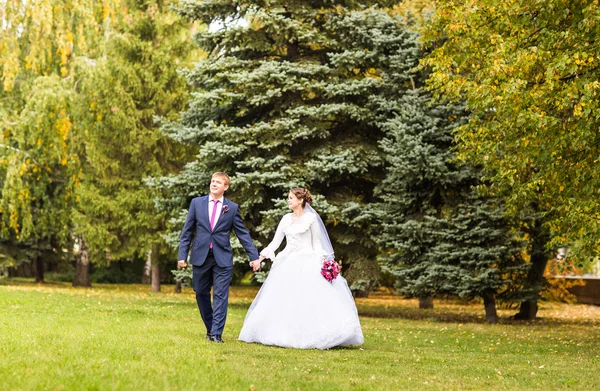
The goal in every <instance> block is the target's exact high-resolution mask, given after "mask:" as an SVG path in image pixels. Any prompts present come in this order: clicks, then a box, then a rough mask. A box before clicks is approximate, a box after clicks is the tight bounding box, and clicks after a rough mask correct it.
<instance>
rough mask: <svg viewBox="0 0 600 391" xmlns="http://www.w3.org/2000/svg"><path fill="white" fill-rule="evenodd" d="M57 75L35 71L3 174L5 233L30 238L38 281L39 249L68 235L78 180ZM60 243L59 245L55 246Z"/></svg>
mask: <svg viewBox="0 0 600 391" xmlns="http://www.w3.org/2000/svg"><path fill="white" fill-rule="evenodd" d="M69 87H70V85H69V84H68V83H65V82H63V81H61V80H60V78H59V77H58V76H48V77H39V78H37V79H36V81H35V82H34V84H33V86H32V88H31V90H30V91H28V93H29V94H28V95H29V96H30V99H29V100H28V102H27V104H26V105H25V107H24V108H23V110H22V111H21V113H20V116H19V117H18V119H17V122H16V123H15V125H14V126H13V127H11V134H10V141H9V143H10V148H9V149H7V151H8V152H7V153H5V155H4V156H3V159H2V162H3V164H4V171H5V177H4V179H3V181H2V184H3V187H2V189H1V192H2V200H1V201H0V210H1V211H2V223H3V226H4V233H5V234H6V233H7V231H12V232H13V233H14V234H15V237H16V239H17V240H21V241H25V240H27V239H32V240H33V243H32V245H33V246H34V247H35V248H37V249H38V250H39V251H38V253H36V254H35V268H36V281H39V282H42V281H43V279H44V259H43V253H44V252H45V251H46V252H48V251H51V250H54V251H55V252H56V251H59V252H62V251H60V250H61V249H62V246H65V245H67V247H68V244H69V243H70V242H71V241H70V228H71V224H70V221H71V219H70V214H71V207H72V206H73V205H74V203H75V188H76V186H77V185H78V183H79V179H80V177H79V162H78V154H77V151H78V140H77V138H76V136H74V134H75V133H76V132H75V130H74V124H73V118H72V116H71V111H72V106H73V92H72V90H71V89H70V88H69ZM57 249H58V250H57Z"/></svg>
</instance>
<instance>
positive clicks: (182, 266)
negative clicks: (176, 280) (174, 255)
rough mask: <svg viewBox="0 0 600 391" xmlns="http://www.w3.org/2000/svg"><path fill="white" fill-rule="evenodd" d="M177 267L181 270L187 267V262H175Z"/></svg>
mask: <svg viewBox="0 0 600 391" xmlns="http://www.w3.org/2000/svg"><path fill="white" fill-rule="evenodd" d="M177 266H179V268H180V269H183V268H185V267H187V262H186V261H177Z"/></svg>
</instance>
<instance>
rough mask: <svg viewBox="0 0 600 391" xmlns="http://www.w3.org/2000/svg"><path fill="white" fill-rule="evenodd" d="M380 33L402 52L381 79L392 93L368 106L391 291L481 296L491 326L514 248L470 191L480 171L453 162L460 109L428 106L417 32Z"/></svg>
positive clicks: (490, 205) (501, 220) (426, 300)
mask: <svg viewBox="0 0 600 391" xmlns="http://www.w3.org/2000/svg"><path fill="white" fill-rule="evenodd" d="M384 31H385V32H384V33H383V34H389V35H390V36H395V37H398V43H397V45H398V46H399V47H402V48H403V52H402V55H401V56H398V57H395V58H394V59H395V61H394V62H393V63H392V64H390V67H389V69H388V72H387V73H386V74H385V75H383V77H384V78H388V79H390V80H391V81H394V82H389V83H386V84H388V85H393V86H395V91H394V92H392V93H390V94H389V95H388V97H389V98H388V99H387V100H386V101H385V102H382V104H381V106H380V109H379V111H378V112H377V114H378V116H379V117H380V118H381V123H382V125H381V126H382V129H384V131H385V137H384V139H383V140H382V141H381V148H382V149H383V151H384V152H385V158H386V177H385V180H384V181H383V182H382V184H381V186H379V187H378V188H377V194H378V196H379V197H380V200H381V202H379V203H376V204H374V206H373V210H374V212H375V214H376V215H377V217H378V221H379V223H380V224H378V225H376V226H375V229H374V232H375V235H376V237H377V238H378V243H379V244H380V246H381V252H380V257H379V258H380V261H381V262H382V264H383V266H384V269H385V270H386V271H388V272H390V273H391V274H392V275H393V276H394V277H395V279H396V282H397V284H396V286H397V288H398V291H399V293H402V294H405V295H407V296H410V297H417V298H419V299H420V306H421V307H422V308H428V307H431V306H432V301H431V299H432V298H433V297H435V296H442V295H455V296H461V297H468V298H473V297H483V298H484V300H485V303H486V314H487V319H488V321H490V322H496V321H497V316H496V314H495V296H496V294H498V293H503V292H508V291H509V290H510V286H509V285H510V282H511V281H512V280H510V279H509V278H508V276H513V275H515V274H516V275H518V274H519V272H520V271H522V266H521V265H522V262H521V260H520V259H519V257H518V256H517V255H516V254H518V251H519V250H520V247H519V245H518V243H517V242H516V241H515V240H514V239H513V235H511V233H510V232H509V225H508V222H507V221H506V219H505V217H504V216H503V213H502V208H501V207H500V205H498V204H497V203H496V202H495V201H494V199H486V198H483V197H479V196H478V195H477V193H476V191H475V186H477V185H478V184H479V183H480V173H479V171H478V170H477V169H475V168H474V167H472V166H469V165H463V164H459V163H458V162H456V159H455V156H454V152H453V147H454V146H455V142H454V137H453V129H454V128H455V127H456V126H458V125H461V124H463V123H464V122H465V120H466V116H467V112H466V110H465V108H464V107H461V106H459V105H444V104H440V103H437V104H433V103H432V102H431V96H430V94H429V93H428V92H427V91H425V90H424V88H423V86H424V83H425V80H426V77H427V74H426V73H425V72H424V71H423V70H421V69H419V67H418V65H419V60H420V58H421V57H422V55H423V53H422V50H421V48H420V45H419V42H418V38H419V37H418V35H417V34H416V33H414V32H411V31H410V27H409V26H408V25H407V24H405V23H397V24H395V25H390V26H389V27H388V28H387V29H385V30H384Z"/></svg>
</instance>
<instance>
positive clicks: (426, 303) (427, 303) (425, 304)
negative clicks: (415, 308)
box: [419, 296, 433, 310]
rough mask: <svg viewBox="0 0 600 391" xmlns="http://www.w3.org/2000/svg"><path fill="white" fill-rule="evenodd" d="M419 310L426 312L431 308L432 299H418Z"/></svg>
mask: <svg viewBox="0 0 600 391" xmlns="http://www.w3.org/2000/svg"><path fill="white" fill-rule="evenodd" d="M419 308H420V309H422V310H428V309H432V308H433V297H431V296H427V297H419Z"/></svg>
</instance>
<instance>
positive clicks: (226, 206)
mask: <svg viewBox="0 0 600 391" xmlns="http://www.w3.org/2000/svg"><path fill="white" fill-rule="evenodd" d="M227 212H229V205H223V209H222V210H221V214H225V213H227Z"/></svg>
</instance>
